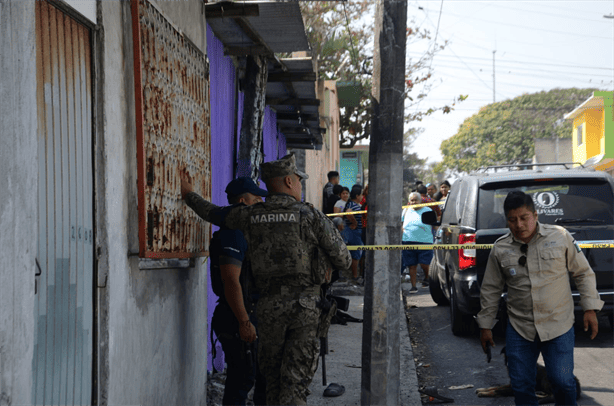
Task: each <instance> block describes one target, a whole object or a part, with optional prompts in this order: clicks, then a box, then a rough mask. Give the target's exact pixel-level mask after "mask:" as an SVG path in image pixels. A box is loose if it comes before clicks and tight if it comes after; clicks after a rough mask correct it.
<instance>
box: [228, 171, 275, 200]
mask: <svg viewBox="0 0 614 406" xmlns="http://www.w3.org/2000/svg"><path fill="white" fill-rule="evenodd" d="M244 193H251V194H253V195H256V196H268V195H269V192H267V191H266V190H264V189H260V188H259V187H258V186H257V185H256V183H255V182H254V181H253V180H252V178H249V177H247V176H243V177H240V178H237V179H235V180H233V181H231V182H230V183H229V184H228V186H226V194H227V195H228V197H229V198H231V197H235V196H240V195H242V194H244Z"/></svg>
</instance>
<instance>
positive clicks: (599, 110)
mask: <svg viewBox="0 0 614 406" xmlns="http://www.w3.org/2000/svg"><path fill="white" fill-rule="evenodd" d="M612 96H613V92H594V93H593V96H592V97H590V98H589V99H588V100H586V101H585V102H584V103H582V104H581V105H579V106H578V107H576V108H575V110H574V111H572V112H571V113H568V114H566V115H565V119H571V120H573V135H572V154H573V155H572V156H573V161H574V162H579V163H582V164H584V166H586V167H590V168H595V170H598V171H606V172H608V173H610V174H611V175H614V120H613V118H612Z"/></svg>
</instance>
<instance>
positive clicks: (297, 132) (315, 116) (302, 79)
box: [266, 57, 326, 149]
mask: <svg viewBox="0 0 614 406" xmlns="http://www.w3.org/2000/svg"><path fill="white" fill-rule="evenodd" d="M315 82H316V73H315V72H314V66H313V60H312V58H311V57H308V58H281V59H277V60H275V61H272V62H271V63H270V64H269V78H268V82H267V88H266V104H267V105H269V106H271V108H273V109H275V111H276V112H277V125H278V126H279V130H280V131H281V132H282V133H283V134H284V136H285V137H286V144H287V146H288V148H298V149H321V148H322V143H323V139H322V134H323V133H324V132H325V131H326V130H325V129H323V128H321V127H320V115H319V106H320V100H318V98H317V95H316V83H315Z"/></svg>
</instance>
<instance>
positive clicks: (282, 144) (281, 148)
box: [277, 132, 288, 158]
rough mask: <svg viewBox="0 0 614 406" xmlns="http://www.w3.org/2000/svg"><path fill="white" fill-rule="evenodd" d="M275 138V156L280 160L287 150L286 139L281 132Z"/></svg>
mask: <svg viewBox="0 0 614 406" xmlns="http://www.w3.org/2000/svg"><path fill="white" fill-rule="evenodd" d="M277 137H278V138H277V140H278V143H277V156H278V157H279V158H281V157H283V156H285V155H286V154H287V153H288V150H287V149H286V137H285V136H284V135H283V134H282V133H281V132H279V134H278V135H277Z"/></svg>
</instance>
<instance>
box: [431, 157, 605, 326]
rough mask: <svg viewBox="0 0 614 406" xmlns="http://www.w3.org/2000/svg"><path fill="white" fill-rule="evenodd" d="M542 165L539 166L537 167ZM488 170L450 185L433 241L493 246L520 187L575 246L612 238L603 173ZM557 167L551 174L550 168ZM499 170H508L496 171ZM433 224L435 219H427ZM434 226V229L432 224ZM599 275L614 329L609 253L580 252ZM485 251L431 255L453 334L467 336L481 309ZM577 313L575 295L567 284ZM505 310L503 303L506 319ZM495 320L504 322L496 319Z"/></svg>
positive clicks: (434, 290) (435, 287) (436, 289)
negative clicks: (505, 203) (505, 205)
mask: <svg viewBox="0 0 614 406" xmlns="http://www.w3.org/2000/svg"><path fill="white" fill-rule="evenodd" d="M540 165H542V164H540ZM540 165H532V166H531V167H533V168H536V169H531V170H526V169H523V170H513V169H514V168H518V167H517V166H500V167H489V168H486V169H485V170H482V171H478V172H476V173H472V174H470V175H468V176H464V177H463V178H461V179H458V180H457V181H456V182H454V185H453V186H452V189H451V190H450V193H449V195H448V198H447V200H446V203H445V205H444V206H443V213H442V217H441V227H440V228H439V230H438V232H437V236H436V238H435V244H471V243H476V244H492V243H494V242H495V240H497V239H498V238H499V237H501V236H502V235H504V234H506V233H508V232H509V229H508V228H507V225H506V219H505V215H504V213H503V200H504V199H505V197H506V196H507V194H508V192H510V191H512V190H522V191H524V192H525V193H527V194H530V195H531V196H532V197H533V201H534V203H535V209H536V210H537V213H538V218H539V221H540V222H541V223H544V224H558V225H560V226H563V227H565V228H566V229H567V230H568V231H569V232H570V233H571V234H572V235H573V237H574V238H575V239H576V241H577V242H579V243H582V242H610V243H611V242H612V240H614V215H613V205H614V179H613V178H612V177H611V176H610V175H608V174H607V173H605V172H596V171H594V170H586V169H582V168H581V169H576V168H573V169H569V168H570V167H571V164H563V165H561V164H549V165H550V166H548V167H542V166H540ZM553 167H555V168H557V169H551V168H553ZM501 169H504V170H505V171H503V172H502V171H501ZM423 221H424V222H426V223H427V224H433V216H430V218H429V216H428V215H427V216H425V218H424V219H423ZM433 225H439V224H438V223H434V224H433ZM582 251H583V252H584V255H585V256H586V258H587V259H588V262H589V264H590V266H591V267H592V268H593V271H595V274H596V276H597V289H598V290H599V293H600V295H601V300H603V301H605V306H604V308H603V310H602V311H603V312H607V313H608V314H609V317H610V324H612V309H613V304H614V286H613V285H614V283H613V282H614V249H609V248H599V249H597V248H594V249H591V248H588V249H582ZM489 254H490V250H473V249H465V250H435V255H434V256H433V261H432V262H431V266H430V271H429V279H430V281H429V289H430V293H431V296H432V298H433V300H434V301H435V302H436V303H437V304H439V305H445V304H448V303H449V304H450V319H451V326H452V332H453V333H454V334H455V335H465V334H468V333H469V332H470V331H471V329H472V323H474V322H473V316H474V315H476V314H477V313H478V312H479V311H480V285H481V283H482V279H483V277H484V270H485V268H486V263H487V261H488V255H489ZM572 292H573V295H574V302H575V305H576V311H577V312H580V311H581V308H580V306H579V301H580V300H579V299H580V298H579V294H578V291H577V290H576V289H575V285H574V284H573V282H572ZM504 308H505V306H501V309H502V312H503V314H502V315H501V316H502V317H503V318H504V317H505V314H504ZM499 320H502V319H501V318H499Z"/></svg>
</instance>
